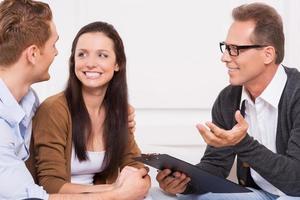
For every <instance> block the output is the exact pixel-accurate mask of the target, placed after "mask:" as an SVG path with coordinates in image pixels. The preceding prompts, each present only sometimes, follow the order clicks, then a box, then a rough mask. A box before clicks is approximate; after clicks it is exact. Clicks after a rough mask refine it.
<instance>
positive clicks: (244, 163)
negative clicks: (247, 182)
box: [242, 162, 250, 167]
mask: <svg viewBox="0 0 300 200" xmlns="http://www.w3.org/2000/svg"><path fill="white" fill-rule="evenodd" d="M242 166H243V167H250V165H249V164H248V163H246V162H243V164H242Z"/></svg>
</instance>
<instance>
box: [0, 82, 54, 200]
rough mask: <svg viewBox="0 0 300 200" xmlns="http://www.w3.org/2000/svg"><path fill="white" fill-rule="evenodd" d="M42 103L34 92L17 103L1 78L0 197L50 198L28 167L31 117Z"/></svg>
mask: <svg viewBox="0 0 300 200" xmlns="http://www.w3.org/2000/svg"><path fill="white" fill-rule="evenodd" d="M38 105H39V101H38V98H37V96H36V94H35V93H34V91H33V90H32V89H30V91H29V92H28V93H27V94H26V96H24V97H23V99H22V100H21V101H20V103H18V102H17V101H16V99H15V98H14V97H13V95H12V94H11V92H10V91H9V89H8V88H7V86H6V85H5V83H4V82H3V80H1V79H0V199H1V200H2V199H5V200H9V199H12V200H16V199H24V198H34V197H35V198H41V199H48V196H49V195H48V194H47V193H46V191H45V190H43V188H42V187H40V186H38V185H36V184H35V183H34V180H33V178H32V176H31V174H30V172H29V171H28V169H27V168H26V166H25V161H26V160H27V159H28V157H29V145H30V138H31V130H32V121H31V120H32V117H33V115H34V113H35V111H36V109H37V107H38Z"/></svg>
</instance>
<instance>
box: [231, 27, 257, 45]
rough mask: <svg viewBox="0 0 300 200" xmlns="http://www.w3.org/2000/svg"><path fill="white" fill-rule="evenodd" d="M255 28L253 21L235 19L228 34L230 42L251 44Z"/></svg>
mask: <svg viewBox="0 0 300 200" xmlns="http://www.w3.org/2000/svg"><path fill="white" fill-rule="evenodd" d="M254 29H255V23H254V22H253V21H234V22H233V23H232V24H231V26H230V28H229V30H228V34H227V38H226V43H228V44H250V43H251V40H250V39H251V35H252V33H253V31H254Z"/></svg>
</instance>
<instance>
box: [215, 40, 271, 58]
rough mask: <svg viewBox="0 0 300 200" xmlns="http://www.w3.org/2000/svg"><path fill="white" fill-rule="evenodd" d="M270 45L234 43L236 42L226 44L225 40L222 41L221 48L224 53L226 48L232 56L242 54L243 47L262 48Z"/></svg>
mask: <svg viewBox="0 0 300 200" xmlns="http://www.w3.org/2000/svg"><path fill="white" fill-rule="evenodd" d="M266 46H268V45H259V44H253V45H234V44H226V43H225V42H220V50H221V52H222V53H224V52H225V51H226V50H227V51H228V53H229V55H231V56H238V55H239V54H240V50H241V49H253V48H261V47H266Z"/></svg>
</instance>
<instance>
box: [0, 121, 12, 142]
mask: <svg viewBox="0 0 300 200" xmlns="http://www.w3.org/2000/svg"><path fill="white" fill-rule="evenodd" d="M0 133H1V134H0V146H3V144H4V143H5V144H8V143H11V142H13V140H14V130H13V127H11V125H10V124H9V123H8V122H7V121H6V120H5V119H3V118H1V117H0ZM5 146H6V145H5Z"/></svg>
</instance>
